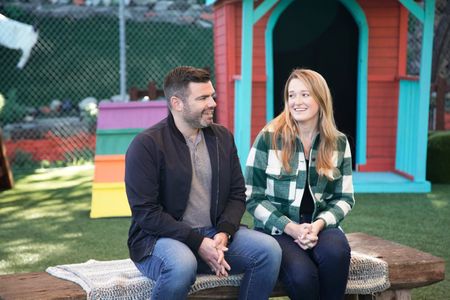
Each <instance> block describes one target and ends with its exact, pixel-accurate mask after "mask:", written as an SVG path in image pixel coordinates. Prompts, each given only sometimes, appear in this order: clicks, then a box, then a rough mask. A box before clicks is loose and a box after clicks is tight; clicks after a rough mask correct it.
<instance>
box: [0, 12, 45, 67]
mask: <svg viewBox="0 0 450 300" xmlns="http://www.w3.org/2000/svg"><path fill="white" fill-rule="evenodd" d="M38 35H39V32H38V31H37V30H36V29H35V28H34V27H33V26H31V25H28V24H24V23H21V22H18V21H15V20H12V19H9V18H7V17H6V16H4V15H2V14H0V45H3V46H5V47H8V48H10V49H16V50H22V56H21V57H20V60H19V62H18V63H17V68H19V69H22V68H23V67H24V66H25V64H26V63H27V60H28V58H29V57H30V54H31V49H32V48H33V46H34V45H35V44H36V42H37V40H38Z"/></svg>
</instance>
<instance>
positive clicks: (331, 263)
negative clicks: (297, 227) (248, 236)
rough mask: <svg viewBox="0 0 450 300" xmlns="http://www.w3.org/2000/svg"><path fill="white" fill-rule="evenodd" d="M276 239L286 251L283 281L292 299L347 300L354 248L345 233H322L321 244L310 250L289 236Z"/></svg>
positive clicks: (327, 230) (281, 275)
mask: <svg viewBox="0 0 450 300" xmlns="http://www.w3.org/2000/svg"><path fill="white" fill-rule="evenodd" d="M303 222H304V221H303ZM303 222H301V223H303ZM274 238H275V239H276V240H277V241H278V243H279V244H280V246H281V249H282V251H283V257H282V260H281V268H280V280H281V281H282V283H283V284H284V286H285V288H286V290H287V292H288V294H289V297H290V298H291V299H302V300H305V299H323V300H334V299H344V296H345V289H346V287H347V278H348V272H349V268H350V246H349V244H348V241H347V238H346V237H345V234H344V233H343V232H342V230H340V229H339V228H328V229H324V230H322V231H321V232H320V233H319V240H318V242H317V245H316V246H315V247H314V248H312V249H309V250H306V251H305V250H303V249H302V248H300V247H299V246H298V245H297V244H296V243H294V241H293V239H292V237H291V236H289V235H286V234H282V235H278V236H274Z"/></svg>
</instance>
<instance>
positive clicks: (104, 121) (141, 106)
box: [90, 100, 168, 218]
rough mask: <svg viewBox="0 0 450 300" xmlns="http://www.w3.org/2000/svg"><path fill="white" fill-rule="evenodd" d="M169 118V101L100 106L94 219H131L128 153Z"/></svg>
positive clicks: (93, 197)
mask: <svg viewBox="0 0 450 300" xmlns="http://www.w3.org/2000/svg"><path fill="white" fill-rule="evenodd" d="M167 114H168V109H167V103H166V101H164V100H163V101H149V102H127V103H100V105H99V115H98V120H97V141H96V150H95V171H94V183H93V185H92V202H91V214H90V216H91V218H106V217H126V216H130V215H131V211H130V207H129V205H128V200H127V197H126V193H125V183H124V176H125V153H126V151H127V149H128V146H129V144H130V142H131V141H132V140H133V138H134V137H135V136H136V135H137V134H138V133H139V132H141V131H142V130H144V129H145V128H148V127H150V126H152V125H154V124H156V123H158V122H159V121H160V120H162V119H163V118H165V117H166V116H167Z"/></svg>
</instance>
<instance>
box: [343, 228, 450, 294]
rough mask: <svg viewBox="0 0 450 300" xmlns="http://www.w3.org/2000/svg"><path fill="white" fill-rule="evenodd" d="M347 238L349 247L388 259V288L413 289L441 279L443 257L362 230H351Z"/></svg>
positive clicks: (443, 266) (442, 277)
mask: <svg viewBox="0 0 450 300" xmlns="http://www.w3.org/2000/svg"><path fill="white" fill-rule="evenodd" d="M347 238H348V240H349V243H350V246H351V248H352V250H354V251H358V252H361V253H365V254H368V255H371V256H374V257H378V258H380V259H382V260H384V261H386V262H387V263H388V266H389V280H390V282H391V289H395V290H398V289H412V288H417V287H422V286H426V285H430V284H432V283H435V282H438V281H441V280H443V279H444V276H445V261H444V260H443V259H442V258H439V257H436V256H433V255H431V254H429V253H425V252H422V251H419V250H417V249H414V248H411V247H408V246H404V245H401V244H398V243H395V242H391V241H386V240H383V239H381V238H379V237H375V236H371V235H368V234H365V233H360V232H358V233H350V234H347Z"/></svg>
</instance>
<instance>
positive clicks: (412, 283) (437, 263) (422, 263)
mask: <svg viewBox="0 0 450 300" xmlns="http://www.w3.org/2000/svg"><path fill="white" fill-rule="evenodd" d="M347 238H348V240H349V242H350V246H351V248H352V250H353V251H357V252H360V253H365V254H367V255H371V256H374V257H378V258H380V259H383V260H384V261H386V262H387V263H388V266H389V280H390V282H391V288H390V290H404V289H412V288H417V287H422V286H426V285H430V284H432V283H435V282H438V281H441V280H443V279H444V276H445V275H444V274H445V261H444V260H443V259H442V258H439V257H436V256H433V255H431V254H429V253H425V252H422V251H419V250H417V249H414V248H411V247H408V246H404V245H400V244H398V243H394V242H391V241H386V240H383V239H381V238H378V237H374V236H370V235H367V234H365V233H350V234H347ZM238 291H239V289H238V288H237V287H219V288H215V289H214V293H213V294H212V292H211V290H202V291H199V292H197V293H195V294H194V295H192V296H190V297H189V299H211V296H212V295H214V299H233V298H237V295H238ZM220 295H222V296H223V297H222V298H220ZM284 295H286V293H285V291H284V290H283V287H282V286H281V285H277V287H276V288H275V289H274V292H273V294H272V296H274V297H275V296H284ZM0 299H4V300H11V299H21V300H22V299H23V300H26V299H86V293H85V291H84V290H83V289H82V288H81V287H80V286H79V285H77V284H76V283H73V282H70V281H66V280H62V279H59V278H56V277H54V276H51V275H49V274H47V273H46V272H37V273H23V274H11V275H2V276H0Z"/></svg>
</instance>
